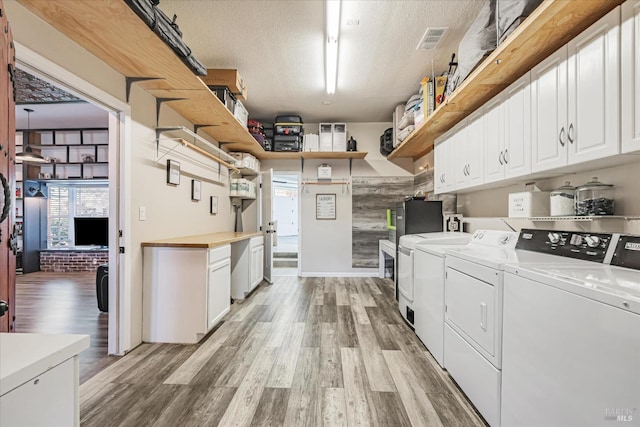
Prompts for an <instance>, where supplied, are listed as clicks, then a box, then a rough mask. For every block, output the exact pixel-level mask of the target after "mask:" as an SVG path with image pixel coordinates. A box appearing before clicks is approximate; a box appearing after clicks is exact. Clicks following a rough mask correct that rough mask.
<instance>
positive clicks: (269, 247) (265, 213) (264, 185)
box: [260, 169, 277, 283]
mask: <svg viewBox="0 0 640 427" xmlns="http://www.w3.org/2000/svg"><path fill="white" fill-rule="evenodd" d="M260 179H261V192H260V194H261V196H260V198H261V202H262V209H261V211H262V223H261V224H262V226H261V229H262V234H264V280H266V281H267V282H269V283H272V282H273V281H272V279H271V275H272V272H273V244H274V239H275V233H276V231H277V230H276V227H277V226H276V222H275V221H274V220H273V206H272V200H273V199H272V198H273V191H272V186H273V169H269V170H267V171H265V172H262V173H261V174H260Z"/></svg>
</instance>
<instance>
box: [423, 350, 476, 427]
mask: <svg viewBox="0 0 640 427" xmlns="http://www.w3.org/2000/svg"><path fill="white" fill-rule="evenodd" d="M424 353H425V357H426V359H427V361H428V363H429V365H430V366H431V367H432V368H433V370H434V372H436V373H437V374H438V376H439V377H440V380H441V381H442V383H443V384H445V386H446V388H447V393H446V394H448V395H449V396H451V397H452V398H453V399H454V400H455V401H456V402H457V405H456V406H457V407H459V408H462V410H463V411H464V412H465V416H464V418H468V419H471V420H475V422H476V423H477V425H479V426H480V425H485V423H484V421H483V420H482V419H481V418H480V416H479V415H478V412H477V411H476V409H475V407H474V406H473V405H472V404H471V402H469V400H468V399H467V398H466V397H465V396H464V394H463V393H462V391H461V390H460V387H458V385H457V384H456V383H455V382H454V381H453V378H451V375H449V373H448V372H447V371H445V370H444V369H441V368H440V365H438V362H436V360H435V359H434V358H433V356H432V355H431V353H429V351H428V350H425V351H424ZM429 396H432V395H431V394H430V395H429Z"/></svg>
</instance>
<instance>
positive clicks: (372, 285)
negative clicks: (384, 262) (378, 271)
mask: <svg viewBox="0 0 640 427" xmlns="http://www.w3.org/2000/svg"><path fill="white" fill-rule="evenodd" d="M375 279H376V278H375V277H367V278H365V283H366V285H367V286H368V287H369V293H370V294H371V295H374V294H377V295H382V291H381V290H380V288H379V287H378V282H377V281H376V280H375ZM386 286H388V285H386Z"/></svg>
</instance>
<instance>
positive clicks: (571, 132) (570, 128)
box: [567, 123, 574, 144]
mask: <svg viewBox="0 0 640 427" xmlns="http://www.w3.org/2000/svg"><path fill="white" fill-rule="evenodd" d="M571 135H573V123H571V124H570V125H569V132H567V138H568V139H569V142H570V143H571V144H573V141H574V139H573V137H572V136H571Z"/></svg>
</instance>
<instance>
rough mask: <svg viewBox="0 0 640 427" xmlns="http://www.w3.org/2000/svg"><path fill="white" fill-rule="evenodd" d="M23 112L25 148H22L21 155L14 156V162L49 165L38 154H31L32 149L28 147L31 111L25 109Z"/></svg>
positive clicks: (46, 160) (47, 161)
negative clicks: (25, 114) (25, 125)
mask: <svg viewBox="0 0 640 427" xmlns="http://www.w3.org/2000/svg"><path fill="white" fill-rule="evenodd" d="M24 111H26V112H27V146H26V147H25V148H24V151H22V153H17V154H16V160H20V161H22V162H24V163H49V159H45V158H44V157H42V156H41V155H40V154H38V153H34V152H33V148H31V146H30V145H29V136H28V135H29V131H30V130H31V113H33V110H32V109H31V108H25V109H24Z"/></svg>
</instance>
